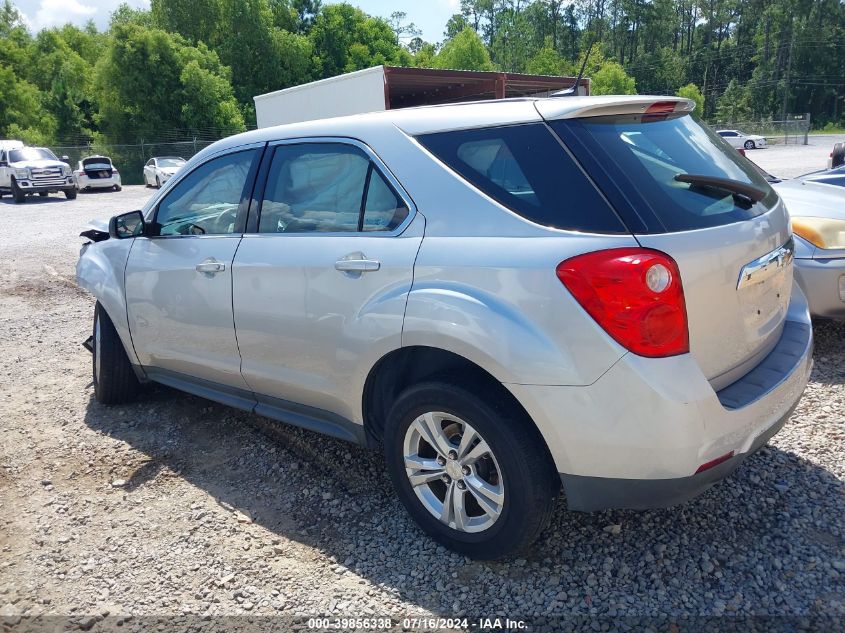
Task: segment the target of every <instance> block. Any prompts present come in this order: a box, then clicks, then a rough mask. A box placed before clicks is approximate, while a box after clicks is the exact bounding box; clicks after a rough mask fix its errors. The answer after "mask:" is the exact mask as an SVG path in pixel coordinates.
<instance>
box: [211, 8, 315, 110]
mask: <svg viewBox="0 0 845 633" xmlns="http://www.w3.org/2000/svg"><path fill="white" fill-rule="evenodd" d="M221 2H222V15H223V24H227V25H231V26H230V27H228V28H226V29H222V30H221V32H220V33H219V34H218V36H217V42H216V45H215V49H216V50H217V52H218V53H219V54H220V58H221V60H222V61H223V63H224V64H226V65H227V66H229V67H230V68H231V69H232V84H233V87H234V90H235V96H236V97H237V99H238V101H239V102H240V103H241V104H242V105H243V106H245V110H246V111H247V112H251V110H252V107H253V101H252V98H253V97H254V96H256V95H259V94H264V93H266V92H272V91H273V90H280V89H282V88H288V87H290V86H295V85H298V84H301V83H305V82H307V81H311V79H313V78H314V75H315V72H314V61H313V56H314V50H313V46H312V44H311V41H310V40H309V39H308V38H307V37H306V36H304V35H300V34H297V33H291V32H289V31H285V30H283V29H278V28H276V27H275V26H273V15H272V13H271V11H270V8H269V5H268V4H267V2H266V0H221ZM249 118H250V119H251V118H252V115H251V114H250V116H249Z"/></svg>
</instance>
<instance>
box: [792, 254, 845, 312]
mask: <svg viewBox="0 0 845 633" xmlns="http://www.w3.org/2000/svg"><path fill="white" fill-rule="evenodd" d="M795 278H796V279H797V281H798V283H799V285H800V286H801V289H802V290H803V291H804V294H805V295H807V302H808V303H809V304H810V313H812V314H813V315H814V316H818V317H824V318H828V319H845V298H843V296H842V295H841V294H840V293H841V292H843V290H840V289H845V258H838V259H796V260H795Z"/></svg>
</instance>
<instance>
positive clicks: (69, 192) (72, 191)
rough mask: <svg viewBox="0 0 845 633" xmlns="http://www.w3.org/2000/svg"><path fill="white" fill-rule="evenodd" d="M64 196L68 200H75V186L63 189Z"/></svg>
mask: <svg viewBox="0 0 845 633" xmlns="http://www.w3.org/2000/svg"><path fill="white" fill-rule="evenodd" d="M65 198H67V199H68V200H76V187H71V188H70V189H65Z"/></svg>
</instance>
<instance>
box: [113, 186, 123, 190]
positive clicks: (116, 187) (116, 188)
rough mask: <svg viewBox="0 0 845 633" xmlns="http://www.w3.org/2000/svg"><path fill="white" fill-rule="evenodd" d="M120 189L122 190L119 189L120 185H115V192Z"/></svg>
mask: <svg viewBox="0 0 845 633" xmlns="http://www.w3.org/2000/svg"><path fill="white" fill-rule="evenodd" d="M121 189H123V187H121V186H120V185H115V186H114V190H115V191H120V190H121Z"/></svg>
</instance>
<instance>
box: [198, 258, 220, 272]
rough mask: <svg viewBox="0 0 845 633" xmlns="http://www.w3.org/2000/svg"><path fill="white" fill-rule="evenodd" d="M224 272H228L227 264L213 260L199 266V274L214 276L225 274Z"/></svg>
mask: <svg viewBox="0 0 845 633" xmlns="http://www.w3.org/2000/svg"><path fill="white" fill-rule="evenodd" d="M224 270H226V264H224V263H222V262H217V261H214V260H213V259H207V260H205V261H203V262H200V263H199V264H197V272H198V273H208V274H210V275H213V274H215V273H219V272H223V271H224Z"/></svg>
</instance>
